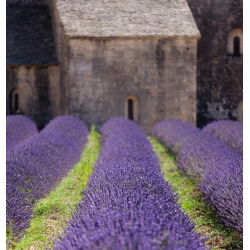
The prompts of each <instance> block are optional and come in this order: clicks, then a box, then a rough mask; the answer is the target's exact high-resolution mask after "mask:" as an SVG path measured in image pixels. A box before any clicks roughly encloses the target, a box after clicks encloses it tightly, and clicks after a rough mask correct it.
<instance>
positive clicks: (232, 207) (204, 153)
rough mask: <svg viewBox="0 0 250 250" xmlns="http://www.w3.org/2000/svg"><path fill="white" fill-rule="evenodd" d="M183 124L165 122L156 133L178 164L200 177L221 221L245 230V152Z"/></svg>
mask: <svg viewBox="0 0 250 250" xmlns="http://www.w3.org/2000/svg"><path fill="white" fill-rule="evenodd" d="M183 124H184V123H183V122H182V121H179V125H178V121H175V122H174V123H173V122H172V121H164V122H162V123H160V125H156V126H155V128H154V134H155V135H156V136H157V137H158V138H159V139H160V140H161V141H163V142H164V143H165V145H166V146H167V147H170V148H171V149H173V148H174V149H175V150H174V151H175V152H176V155H177V165H178V167H179V168H180V169H181V170H182V171H183V172H184V173H186V174H187V175H189V176H190V177H193V178H198V179H199V180H200V186H199V187H200V189H201V191H202V192H203V194H204V197H205V199H206V200H207V201H208V202H209V203H210V204H211V205H212V206H213V208H214V209H215V210H216V211H217V212H218V214H219V215H220V218H221V220H222V221H223V222H224V223H225V224H226V225H228V226H231V227H233V228H235V229H237V230H238V231H240V232H242V217H243V206H242V203H243V199H242V189H243V187H242V186H243V182H242V171H243V168H242V155H241V154H240V153H238V152H236V151H235V150H233V149H232V148H230V147H228V146H227V145H226V144H225V143H223V142H222V141H220V140H218V139H216V138H215V137H213V136H212V135H211V134H209V133H207V132H203V131H201V130H197V129H196V128H195V127H194V128H193V132H192V129H191V128H190V127H188V126H187V127H185V126H183ZM164 126H166V128H164ZM185 129H186V131H185ZM160 130H162V131H164V132H160ZM168 133H169V134H168ZM180 135H181V138H180ZM180 141H181V143H180ZM168 143H169V144H168ZM176 145H177V146H176Z"/></svg>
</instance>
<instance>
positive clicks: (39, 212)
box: [14, 127, 101, 250]
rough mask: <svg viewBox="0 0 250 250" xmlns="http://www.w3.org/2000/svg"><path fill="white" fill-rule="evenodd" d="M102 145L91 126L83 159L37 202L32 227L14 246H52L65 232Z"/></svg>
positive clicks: (21, 247) (46, 247)
mask: <svg viewBox="0 0 250 250" xmlns="http://www.w3.org/2000/svg"><path fill="white" fill-rule="evenodd" d="M100 147H101V144H100V134H98V133H97V132H96V131H95V128H94V127H92V128H91V132H90V134H89V137H88V142H87V144H86V145H85V148H84V152H83V154H82V156H81V159H80V161H79V162H78V163H77V164H76V165H75V166H74V167H73V168H72V169H71V171H70V172H69V173H68V175H67V176H66V177H65V178H64V179H63V180H62V181H61V182H60V183H59V184H58V185H57V186H56V187H55V188H54V189H53V190H52V192H51V193H50V194H49V195H48V196H47V197H46V198H44V199H41V200H40V201H39V202H38V203H37V204H36V206H35V207H34V210H33V216H34V217H33V219H32V220H31V224H30V227H29V228H28V229H27V231H26V233H25V235H24V237H23V238H22V239H21V240H20V241H19V242H18V243H17V244H16V246H14V249H25V250H26V249H32V250H36V249H52V248H53V241H54V240H55V239H57V238H58V236H59V235H62V234H63V233H64V228H65V227H66V225H67V223H68V222H69V220H70V219H71V216H72V213H73V212H75V211H76V207H77V205H78V204H79V202H80V201H81V200H82V191H83V190H84V189H85V188H86V186H87V182H88V179H89V177H90V175H91V173H92V171H93V168H94V164H95V162H96V160H97V158H98V155H99V152H100Z"/></svg>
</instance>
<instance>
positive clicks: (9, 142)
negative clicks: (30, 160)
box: [6, 115, 38, 152]
mask: <svg viewBox="0 0 250 250" xmlns="http://www.w3.org/2000/svg"><path fill="white" fill-rule="evenodd" d="M37 133H38V130H37V128H36V124H35V123H34V122H33V121H32V120H30V119H29V118H28V117H26V116H24V115H9V116H7V118H6V149H7V152H8V151H9V150H11V149H13V148H14V147H15V146H16V145H17V144H18V143H20V142H22V141H24V140H25V139H27V138H29V137H30V136H33V135H35V134H37Z"/></svg>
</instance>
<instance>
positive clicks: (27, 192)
mask: <svg viewBox="0 0 250 250" xmlns="http://www.w3.org/2000/svg"><path fill="white" fill-rule="evenodd" d="M87 135H88V129H87V127H86V126H85V125H84V123H83V122H82V121H81V120H79V119H78V118H75V117H72V116H62V117H58V118H56V119H54V120H53V121H51V122H50V123H49V124H48V125H47V126H46V127H45V128H44V129H43V130H42V131H41V132H40V133H38V134H37V135H34V136H31V137H29V138H28V139H26V140H25V141H24V142H23V143H22V144H21V145H17V146H16V147H15V149H14V150H12V151H11V152H10V153H9V154H8V155H7V179H6V182H7V227H11V228H12V230H13V232H14V235H17V234H18V233H20V232H23V230H24V229H25V228H26V227H27V226H28V224H29V221H30V219H31V215H32V209H33V206H34V204H35V202H36V201H37V200H38V199H40V198H41V197H43V196H45V195H46V194H47V193H48V192H50V190H51V189H52V188H53V187H54V186H55V185H56V184H57V183H58V182H59V181H60V180H61V179H62V178H63V177H64V176H65V175H66V174H67V172H68V171H69V170H70V168H71V167H72V166H73V165H74V164H75V163H76V162H77V161H78V160H79V158H80V155H81V153H82V150H83V146H84V144H85V142H86V140H87Z"/></svg>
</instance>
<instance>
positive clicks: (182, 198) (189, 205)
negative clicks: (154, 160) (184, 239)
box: [148, 137, 242, 250]
mask: <svg viewBox="0 0 250 250" xmlns="http://www.w3.org/2000/svg"><path fill="white" fill-rule="evenodd" d="M148 139H149V141H150V142H151V145H152V147H153V150H154V151H155V152H156V154H157V156H158V159H159V161H160V165H161V171H162V173H163V175H164V178H165V180H166V181H168V182H169V183H170V184H171V186H172V188H173V190H174V192H175V193H176V195H177V197H178V202H179V204H180V206H181V208H182V210H183V211H184V213H185V214H187V215H188V216H189V217H190V218H191V220H192V221H193V222H194V224H195V231H196V232H198V233H201V234H202V235H203V236H205V237H207V241H206V246H207V247H208V248H210V249H227V250H230V249H231V250H236V249H242V237H241V235H240V233H238V232H237V231H236V230H234V229H231V228H229V227H226V226H224V225H223V224H221V223H220V221H219V218H218V216H217V215H216V213H215V212H214V211H213V210H212V208H211V207H210V206H209V205H207V204H206V202H205V200H204V198H203V196H202V193H201V192H200V191H199V189H198V187H197V185H198V181H197V180H194V179H190V178H188V177H187V176H185V175H184V174H183V173H181V172H180V171H179V170H178V167H177V165H176V162H175V157H174V156H173V154H171V153H170V152H169V151H168V150H167V149H166V148H165V146H164V145H163V144H162V143H160V142H159V141H158V140H156V139H155V138H153V137H149V138H148Z"/></svg>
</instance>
